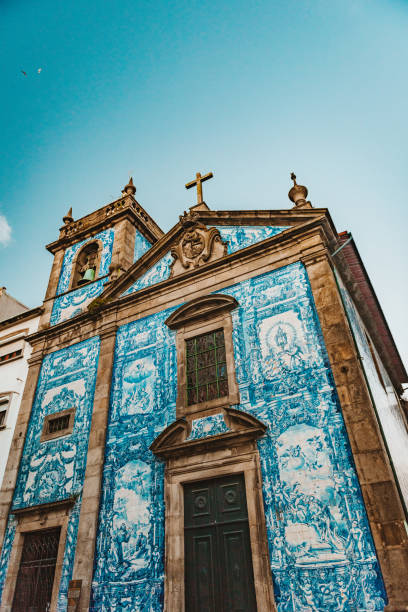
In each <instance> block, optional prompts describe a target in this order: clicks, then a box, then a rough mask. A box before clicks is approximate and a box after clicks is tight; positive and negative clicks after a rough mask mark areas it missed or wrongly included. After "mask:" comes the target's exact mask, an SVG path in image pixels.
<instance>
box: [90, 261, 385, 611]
mask: <svg viewBox="0 0 408 612" xmlns="http://www.w3.org/2000/svg"><path fill="white" fill-rule="evenodd" d="M221 293H227V294H229V295H231V296H233V297H235V298H236V299H237V301H238V302H239V304H240V307H239V308H238V309H237V310H235V311H233V341H234V352H235V363H236V373H237V379H238V384H239V388H240V398H241V404H240V405H239V406H235V407H236V408H238V409H241V410H244V411H246V412H248V413H251V414H253V415H254V416H256V417H257V418H259V419H260V420H261V421H263V422H264V423H265V424H266V425H267V427H268V429H267V434H266V436H264V437H263V438H262V439H261V440H260V441H259V450H260V457H261V467H262V476H263V497H264V507H265V514H266V524H267V532H268V542H269V551H270V561H271V570H272V573H273V578H274V588H275V597H276V601H277V605H278V610H279V611H280V612H284V611H285V612H292V611H293V612H294V611H306V610H318V611H321V612H324V611H327V610H333V611H337V610H339V611H340V610H359V611H363V610H375V611H380V610H383V609H384V606H385V593H384V588H383V583H382V579H381V575H380V570H379V565H378V561H377V558H376V555H375V552H374V547H373V542H372V537H371V533H370V529H369V525H368V521H367V517H366V512H365V508H364V505H363V501H362V497H361V492H360V488H359V484H358V480H357V476H356V473H355V469H354V465H353V460H352V455H351V450H350V447H349V443H348V439H347V434H346V430H345V427H344V422H343V419H342V416H341V412H340V407H339V403H338V399H337V395H336V392H335V387H334V382H333V379H332V375H331V372H330V368H329V362H328V358H327V354H326V351H325V348H324V343H323V338H322V335H321V331H320V327H319V323H318V320H317V315H316V311H315V307H314V302H313V297H312V294H311V290H310V286H309V282H308V279H307V275H306V272H305V269H304V267H303V266H302V265H301V264H292V265H290V266H287V267H285V268H281V269H280V270H276V271H274V272H271V273H268V274H264V275H262V276H258V277H254V278H252V279H249V280H247V281H245V282H243V283H240V284H237V285H234V286H232V287H229V288H227V289H223V290H222V291H221ZM169 314H170V311H166V312H162V313H158V314H155V315H152V316H151V317H148V318H146V319H143V320H140V321H137V322H134V323H131V324H129V325H127V326H124V327H123V328H121V329H120V332H119V336H118V346H117V349H116V360H115V369H114V379H113V390H112V405H111V416H110V431H109V439H108V445H107V449H106V464H105V471H104V479H105V480H104V487H103V488H104V497H103V501H102V505H101V519H100V527H99V535H98V544H97V555H96V566H95V575H94V583H93V607H92V610H94V611H96V610H106V611H107V610H161V609H162V601H163V600H162V597H163V593H162V589H163V556H164V501H163V465H162V463H161V462H160V461H158V460H157V459H155V458H154V457H153V455H152V454H151V453H150V451H149V450H148V447H149V445H150V444H151V442H152V441H153V439H154V438H155V437H156V436H157V435H158V434H159V433H160V432H161V431H162V430H163V429H164V428H165V427H166V426H167V425H168V424H170V423H171V422H172V421H173V420H174V419H175V409H174V405H175V399H176V397H175V394H176V354H175V347H174V336H173V334H172V332H170V331H169V330H168V329H167V327H166V326H165V324H164V320H165V319H166V318H167V316H168V315H169ZM224 431H225V426H224V425H223V424H222V422H221V420H220V418H219V416H212V417H210V418H208V417H206V418H204V419H200V420H197V422H194V423H193V427H192V431H191V434H190V438H189V439H198V438H202V437H205V436H210V435H217V434H219V433H223V432H224Z"/></svg>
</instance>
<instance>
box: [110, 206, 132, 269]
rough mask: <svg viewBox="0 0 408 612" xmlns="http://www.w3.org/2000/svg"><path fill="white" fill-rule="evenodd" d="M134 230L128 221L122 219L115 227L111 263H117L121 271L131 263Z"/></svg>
mask: <svg viewBox="0 0 408 612" xmlns="http://www.w3.org/2000/svg"><path fill="white" fill-rule="evenodd" d="M135 238H136V228H135V226H134V225H133V223H132V222H131V221H130V219H127V218H125V219H122V220H120V221H119V222H118V223H116V225H115V240H114V243H113V253H112V263H118V264H119V265H120V268H121V270H127V269H128V268H130V266H131V265H132V263H133V253H134V249H135Z"/></svg>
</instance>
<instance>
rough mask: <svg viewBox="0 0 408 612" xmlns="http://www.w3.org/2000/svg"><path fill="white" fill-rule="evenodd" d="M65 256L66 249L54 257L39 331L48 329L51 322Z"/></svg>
mask: <svg viewBox="0 0 408 612" xmlns="http://www.w3.org/2000/svg"><path fill="white" fill-rule="evenodd" d="M64 255H65V250H64V249H60V250H59V251H57V252H56V253H55V255H54V261H53V263H52V268H51V273H50V279H49V281H48V287H47V291H46V294H45V298H44V304H43V308H44V312H43V313H42V315H41V319H40V322H39V324H38V328H39V329H43V328H44V327H47V326H48V324H49V322H50V318H51V311H52V306H53V304H54V300H53V298H54V297H55V295H56V293H57V286H58V281H59V276H60V273H61V268H62V262H63V261H64Z"/></svg>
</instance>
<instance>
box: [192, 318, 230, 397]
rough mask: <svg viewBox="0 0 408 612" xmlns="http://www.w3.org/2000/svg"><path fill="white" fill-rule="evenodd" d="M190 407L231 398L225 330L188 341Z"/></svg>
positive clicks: (218, 330)
mask: <svg viewBox="0 0 408 612" xmlns="http://www.w3.org/2000/svg"><path fill="white" fill-rule="evenodd" d="M186 357H187V404H188V405H189V406H191V405H192V404H198V403H200V402H205V401H209V400H213V399H216V398H219V397H225V396H227V395H228V376H227V362H226V353H225V341H224V330H223V329H217V330H215V331H212V332H210V333H208V334H202V335H200V336H195V337H194V338H190V339H188V340H186Z"/></svg>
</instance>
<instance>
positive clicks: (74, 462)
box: [0, 338, 99, 612]
mask: <svg viewBox="0 0 408 612" xmlns="http://www.w3.org/2000/svg"><path fill="white" fill-rule="evenodd" d="M98 356H99V338H91V339H90V340H86V341H84V342H81V343H79V344H76V345H73V346H71V347H69V348H66V349H62V350H60V351H56V352H55V353H51V354H49V355H47V356H46V357H45V358H44V361H43V364H42V367H41V372H40V376H39V379H38V385H37V390H36V395H35V399H34V404H33V408H32V412H31V417H30V422H29V425H28V431H27V437H26V441H25V444H24V450H23V455H22V459H21V463H20V469H19V474H18V478H17V484H16V488H15V493H14V498H13V502H12V509H21V508H28V507H31V506H37V505H38V504H45V503H52V502H57V501H62V500H65V499H69V498H72V499H73V502H74V504H73V506H72V507H71V509H70V511H69V521H68V527H67V537H66V548H65V554H64V561H63V568H62V576H61V582H60V586H59V596H58V608H57V611H58V612H65V611H66V606H67V593H68V582H69V580H70V579H71V574H72V567H73V562H74V555H75V546H76V536H77V528H78V519H79V511H80V505H81V494H82V486H83V481H84V474H85V466H86V454H87V448H88V437H89V430H90V425H91V416H92V406H93V398H94V390H95V381H96V371H97V364H98ZM67 408H75V420H74V427H73V431H72V433H71V434H69V435H66V436H61V437H59V438H55V439H52V440H47V441H43V442H41V441H40V440H41V434H42V430H43V424H44V419H45V417H46V416H47V415H50V414H55V413H57V412H59V411H61V410H66V409H67ZM16 525H17V521H16V519H15V517H14V515H13V514H11V515H10V518H9V522H8V526H7V531H6V536H5V541H4V545H3V549H2V554H1V559H0V596H1V591H2V588H3V585H4V580H5V576H6V573H7V566H8V560H9V556H10V552H11V548H12V545H13V540H14V534H15V529H16Z"/></svg>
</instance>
